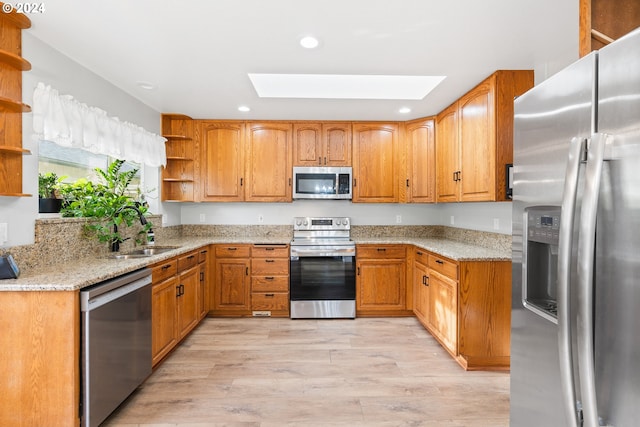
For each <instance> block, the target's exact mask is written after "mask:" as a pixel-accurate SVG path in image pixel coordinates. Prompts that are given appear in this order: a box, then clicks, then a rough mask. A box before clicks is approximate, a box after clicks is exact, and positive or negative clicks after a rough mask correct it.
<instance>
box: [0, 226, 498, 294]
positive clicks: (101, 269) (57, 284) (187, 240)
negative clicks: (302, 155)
mask: <svg viewBox="0 0 640 427" xmlns="http://www.w3.org/2000/svg"><path fill="white" fill-rule="evenodd" d="M354 241H355V242H356V244H367V243H368V244H411V245H416V246H418V247H420V248H423V249H425V250H428V251H431V252H434V253H437V254H439V255H442V256H444V257H447V258H451V259H453V260H456V261H510V260H511V252H510V251H505V250H497V249H491V248H486V247H483V246H478V245H472V244H468V243H462V242H458V241H454V240H448V239H442V238H416V237H373V238H368V237H359V238H354ZM289 242H290V239H289V238H288V237H264V236H261V237H250V236H245V237H229V236H220V237H215V236H214V237H181V238H176V239H167V240H162V241H161V242H157V244H156V246H177V247H178V248H176V249H173V250H170V251H167V252H164V253H162V254H158V255H153V256H150V257H144V258H131V259H113V258H109V257H87V258H83V259H80V260H78V261H75V262H68V263H64V264H60V265H55V266H53V267H52V268H50V269H47V270H44V269H37V270H32V271H28V272H25V273H23V274H21V275H20V277H19V278H17V279H5V280H0V291H76V290H79V289H82V288H85V287H88V286H91V285H94V284H96V283H99V282H102V281H104V280H108V279H111V278H114V277H117V276H120V275H122V274H126V273H129V272H131V271H134V270H138V269H140V268H144V267H147V266H149V265H152V264H156V263H158V262H161V261H164V260H166V259H169V258H173V257H175V256H178V255H181V254H183V253H187V252H189V251H192V250H195V249H198V248H201V247H203V246H206V245H209V244H215V243H229V244H234V243H235V244H242V243H244V244H287V243H289Z"/></svg>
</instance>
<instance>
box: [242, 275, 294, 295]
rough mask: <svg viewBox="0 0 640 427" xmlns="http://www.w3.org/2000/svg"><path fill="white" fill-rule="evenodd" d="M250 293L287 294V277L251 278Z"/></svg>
mask: <svg viewBox="0 0 640 427" xmlns="http://www.w3.org/2000/svg"><path fill="white" fill-rule="evenodd" d="M251 292H289V276H253V277H252V278H251Z"/></svg>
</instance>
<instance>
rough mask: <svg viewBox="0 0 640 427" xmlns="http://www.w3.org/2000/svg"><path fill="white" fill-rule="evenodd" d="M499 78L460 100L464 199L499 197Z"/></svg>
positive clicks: (461, 170) (461, 196)
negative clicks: (497, 122)
mask: <svg viewBox="0 0 640 427" xmlns="http://www.w3.org/2000/svg"><path fill="white" fill-rule="evenodd" d="M494 98H495V78H494V79H490V80H489V81H487V80H485V81H484V82H482V83H481V84H480V85H478V86H476V88H475V89H474V90H473V91H472V92H470V93H468V94H467V95H465V96H464V97H462V98H460V100H459V101H458V115H459V124H458V126H459V132H460V133H459V136H460V141H461V143H460V169H459V170H460V172H459V175H458V177H457V178H458V181H459V183H460V185H459V187H460V200H461V201H478V200H494V199H495V198H496V195H495V191H496V187H495V186H494V185H493V184H494V183H495V175H496V156H495V152H496V143H495V140H496V139H495V132H496V128H495V109H494V108H493V105H494Z"/></svg>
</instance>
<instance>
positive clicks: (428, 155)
mask: <svg viewBox="0 0 640 427" xmlns="http://www.w3.org/2000/svg"><path fill="white" fill-rule="evenodd" d="M406 142H407V150H408V153H407V156H408V159H407V166H408V170H407V176H408V180H407V183H406V185H407V201H408V202H414V203H415V202H422V203H433V202H435V201H436V188H435V187H436V170H435V166H436V158H435V156H436V142H435V132H434V123H433V119H426V120H425V119H421V120H416V121H412V122H409V123H407V125H406Z"/></svg>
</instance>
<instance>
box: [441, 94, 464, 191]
mask: <svg viewBox="0 0 640 427" xmlns="http://www.w3.org/2000/svg"><path fill="white" fill-rule="evenodd" d="M436 128H437V130H436V194H437V196H436V200H437V201H438V202H455V201H456V200H458V185H457V181H456V171H457V170H458V164H459V162H460V155H459V142H458V140H459V138H458V103H457V102H455V103H454V104H452V105H451V106H449V107H448V108H446V109H444V110H442V111H441V112H440V114H438V117H437V118H436Z"/></svg>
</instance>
